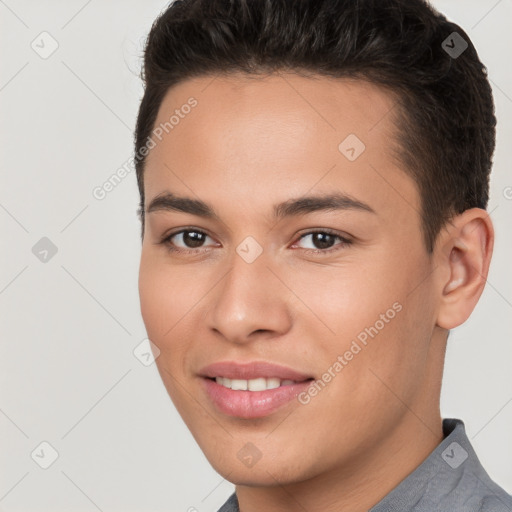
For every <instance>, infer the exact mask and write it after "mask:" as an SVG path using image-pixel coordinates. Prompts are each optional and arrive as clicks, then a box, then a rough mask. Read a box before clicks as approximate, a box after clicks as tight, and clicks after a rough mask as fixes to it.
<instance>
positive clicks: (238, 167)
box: [139, 74, 446, 485]
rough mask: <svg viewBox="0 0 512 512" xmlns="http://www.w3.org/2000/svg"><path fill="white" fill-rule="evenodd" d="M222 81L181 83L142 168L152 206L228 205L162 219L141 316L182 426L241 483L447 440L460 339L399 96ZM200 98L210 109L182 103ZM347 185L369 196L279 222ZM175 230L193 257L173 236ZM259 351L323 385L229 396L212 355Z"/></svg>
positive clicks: (146, 262) (151, 230)
mask: <svg viewBox="0 0 512 512" xmlns="http://www.w3.org/2000/svg"><path fill="white" fill-rule="evenodd" d="M212 80H213V78H212V77H202V78H196V79H194V80H189V81H186V82H183V83H181V84H179V85H178V86H176V87H174V88H172V89H171V90H170V91H169V93H168V94H167V96H166V98H165V100H164V102H163V103H162V105H161V108H160V111H159V114H158V118H157V120H156V124H155V127H156V126H158V125H160V123H166V122H168V121H169V119H170V117H171V116H172V115H175V114H176V113H175V110H176V109H178V110H179V113H181V115H180V116H179V122H176V119H174V122H173V128H172V129H170V130H169V129H168V131H169V133H168V134H166V133H165V131H164V132H163V135H164V136H163V137H162V140H161V141H158V139H157V138H155V137H153V139H154V140H155V142H157V145H156V146H155V147H154V148H153V149H151V152H150V154H149V156H148V159H147V167H146V171H145V177H144V184H145V196H146V197H145V207H146V208H148V207H149V205H150V203H151V202H152V200H153V199H154V198H155V197H156V196H158V195H161V194H164V193H172V194H174V195H176V196H178V197H188V198H191V199H193V200H200V201H203V202H206V203H208V204H209V205H210V206H211V207H212V209H213V210H214V211H215V212H216V214H217V215H218V219H215V218H208V217H205V216H201V215H198V214H192V213H184V212H180V211H173V210H164V209H159V210H155V211H153V212H148V213H146V219H145V236H144V241H143V246H142V256H141V263H140V276H139V290H140V301H141V311H142V316H143V319H144V323H145V326H146V329H147V333H148V337H149V338H150V340H151V341H152V342H153V343H154V344H155V345H156V346H157V347H158V348H159V350H160V355H159V356H158V357H157V359H156V364H157V366H158V370H159V372H160V375H161V377H162V379H163V382H164V384H165V386H166V388H167V391H168V393H169V395H170V397H171V399H172V401H173V402H174V404H175V406H176V408H177V410H178V411H179V413H180V414H181V416H182V418H183V420H184V421H185V423H186V424H187V426H188V428H189V429H190V431H191V433H192V434H193V436H194V438H195V439H196V441H197V442H198V444H199V445H200V447H201V449H202V450H203V451H204V453H205V455H206V457H207V458H208V460H209V461H210V463H211V464H212V465H213V467H214V468H215V469H216V470H217V471H218V472H219V473H221V474H222V475H223V476H226V477H227V476H228V475H229V480H230V481H232V482H235V483H241V484H255V485H276V480H277V481H279V482H281V483H284V482H298V481H302V480H304V479H306V478H312V477H314V476H315V475H319V474H322V473H324V472H326V471H329V470H331V469H335V468H338V469H340V471H342V470H343V468H345V469H346V470H347V471H349V469H350V471H354V470H355V468H356V467H357V465H358V464H360V465H362V464H365V463H368V462H369V461H370V460H371V458H372V457H376V456H377V455H379V454H380V455H382V454H383V453H384V452H385V451H386V450H387V452H389V453H394V454H397V453H400V452H401V451H403V450H404V445H403V440H404V439H405V437H406V436H405V434H404V432H409V436H410V435H411V434H410V433H411V432H412V433H413V435H414V437H415V438H417V439H422V440H425V439H427V440H430V441H428V442H430V443H431V444H432V448H433V447H434V446H436V445H437V443H438V442H439V440H440V439H439V437H436V434H439V430H438V429H439V428H440V427H439V425H440V419H439V410H438V398H439V391H440V381H441V371H442V358H443V354H444V343H445V337H446V331H443V330H441V329H440V328H439V327H436V311H437V307H438V303H437V294H436V293H437V292H436V288H435V283H434V280H433V276H434V274H435V265H434V262H433V260H431V259H430V258H429V255H428V254H427V251H426V248H425V245H424V239H423V234H422V230H421V222H420V217H419V211H420V197H419V193H418V190H417V188H416V185H415V183H414V182H413V181H412V180H411V179H410V178H409V177H408V176H407V175H406V174H405V173H404V172H403V171H402V170H401V169H400V168H399V167H398V166H397V164H396V163H394V162H393V160H392V157H391V151H392V146H393V145H394V144H395V140H394V138H393V137H394V135H393V125H392V122H391V116H392V113H393V112H392V108H393V100H392V99H391V97H390V96H388V94H387V93H386V92H385V91H384V90H382V89H379V88H378V87H376V86H374V85H371V84H369V83H366V82H361V81H348V80H337V81H335V80H328V79H326V78H317V79H310V78H304V77H299V76H295V75H292V74H283V75H272V76H271V77H267V78H265V79H258V80H255V79H252V80H251V79H247V78H245V77H243V76H232V77H229V78H215V79H214V80H213V81H212ZM191 96H192V97H194V98H195V99H196V100H197V105H196V106H195V107H193V108H191V109H188V108H185V109H182V108H181V107H182V106H183V105H185V104H187V100H188V99H189V98H190V97H191ZM185 111H186V112H189V113H188V114H185V113H184V112H185ZM167 126H169V124H168V125H167ZM352 134H353V135H352ZM347 137H348V139H347ZM356 137H357V139H359V140H360V141H362V143H364V146H365V148H364V149H363V146H362V145H361V142H360V141H358V140H357V139H356ZM345 139H347V140H346V142H343V141H345ZM341 143H343V144H341ZM340 144H341V146H340ZM333 194H338V195H340V196H346V197H347V198H349V199H351V200H353V201H357V202H358V204H356V205H354V204H353V203H350V201H345V203H343V204H342V205H341V207H340V208H337V209H330V210H323V209H316V210H313V211H309V212H308V211H305V210H304V209H302V210H299V211H298V213H297V211H295V214H290V215H287V216H283V217H277V218H274V216H273V214H274V205H277V204H280V203H284V202H291V201H294V200H297V199H301V198H303V197H305V196H308V197H309V196H315V197H323V196H327V195H333ZM282 210H283V208H281V211H282ZM288 213H290V212H288ZM291 213H293V212H291ZM326 230H330V231H332V233H331V235H330V236H329V235H328V234H324V235H321V234H320V235H315V234H314V232H315V231H318V232H320V233H325V231H326ZM180 231H181V233H180ZM183 231H185V233H183ZM197 231H199V232H203V233H205V234H206V235H201V234H200V233H197ZM312 232H313V233H312ZM171 233H177V234H176V236H174V238H172V239H171V241H170V242H169V243H171V244H172V243H173V242H174V246H175V247H176V248H178V249H182V250H183V251H184V252H171V251H169V249H168V248H167V246H166V245H165V244H163V243H162V244H159V242H160V241H161V239H162V238H164V236H165V235H169V234H171ZM338 236H341V237H342V239H346V240H348V241H349V243H347V242H343V241H342V239H340V238H337V237H338ZM308 249H309V251H308ZM311 250H316V251H317V252H316V253H314V252H312V251H311ZM187 251H188V252H187ZM259 251H262V252H261V253H260V252H259ZM254 361H257V362H269V363H274V364H277V365H282V366H285V367H288V368H291V369H293V370H295V371H297V372H299V373H300V374H302V375H303V376H304V377H311V378H313V379H314V380H315V381H317V383H316V385H315V386H314V387H315V388H316V393H315V391H314V390H313V387H312V386H313V384H312V383H311V382H308V383H306V384H304V383H302V384H297V385H295V387H294V389H293V390H291V392H290V393H288V391H290V389H289V388H287V389H284V390H283V389H280V391H275V390H273V391H249V390H247V391H243V390H237V391H229V390H226V388H224V387H222V386H221V385H218V384H215V383H214V382H213V381H211V380H208V379H207V378H205V377H204V376H203V368H204V367H205V366H207V365H210V364H212V363H217V362H234V363H239V364H245V363H250V362H254ZM226 372H227V370H226ZM276 372H277V370H276ZM219 376H225V375H223V374H222V372H221V373H219ZM297 380H300V379H297ZM258 382H261V381H258ZM286 386H289V384H288V383H286ZM286 386H284V388H286ZM250 393H255V395H253V396H252V398H251V397H249V398H247V396H249V395H248V394H250ZM299 393H300V394H299ZM283 394H284V396H285V397H288V398H287V399H284V401H282V402H281V403H280V405H279V406H278V405H277V402H272V401H273V400H275V399H276V397H277V396H278V395H283ZM213 395H215V396H217V399H216V400H217V401H215V400H214V399H213V398H212V396H213ZM242 395H247V396H246V397H245V399H247V400H248V401H252V403H253V405H252V406H251V405H250V406H244V405H243V403H242V404H240V402H243V400H244V398H243V397H242ZM288 395H290V396H291V398H290V396H288ZM293 395H298V396H296V397H294V396H293ZM240 397H242V398H240ZM256 398H257V399H258V400H257V399H256ZM260 399H261V400H260ZM237 404H238V405H237ZM269 404H270V405H269ZM272 404H273V405H272ZM436 429H437V430H436ZM404 436H405V437H404ZM399 440H401V441H399ZM248 443H249V444H248ZM423 446H424V444H423ZM407 450H410V451H412V452H414V450H415V446H414V443H413V446H407ZM426 455H427V453H425V456H426ZM251 457H252V458H251ZM258 459H259V460H258ZM355 461H357V464H356V462H355Z"/></svg>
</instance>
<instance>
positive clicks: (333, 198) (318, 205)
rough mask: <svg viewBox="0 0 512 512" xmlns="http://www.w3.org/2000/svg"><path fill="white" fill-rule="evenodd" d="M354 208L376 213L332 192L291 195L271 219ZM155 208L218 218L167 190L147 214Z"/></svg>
mask: <svg viewBox="0 0 512 512" xmlns="http://www.w3.org/2000/svg"><path fill="white" fill-rule="evenodd" d="M336 210H358V211H365V212H369V213H373V214H376V212H375V210H374V209H373V208H372V207H371V206H369V205H368V204H366V203H363V202H362V201H359V200H357V199H355V198H353V197H350V196H349V195H346V194H341V193H336V194H327V195H319V196H305V197H299V198H292V199H288V200H287V201H284V202H282V203H279V204H276V205H274V207H273V218H274V220H278V219H283V218H285V217H292V216H298V215H306V214H309V213H314V212H318V211H336ZM158 211H177V212H183V213H189V214H191V215H197V216H198V217H204V218H206V219H212V220H217V221H220V220H221V219H220V216H219V215H218V214H217V212H216V211H215V209H214V208H213V207H212V206H211V205H210V204H208V203H205V202H204V201H201V200H199V199H192V198H190V197H181V196H177V195H175V194H172V193H171V192H164V193H162V194H159V195H158V196H156V197H154V198H153V199H152V201H151V202H150V204H149V206H148V208H147V209H146V212H147V213H151V212H158Z"/></svg>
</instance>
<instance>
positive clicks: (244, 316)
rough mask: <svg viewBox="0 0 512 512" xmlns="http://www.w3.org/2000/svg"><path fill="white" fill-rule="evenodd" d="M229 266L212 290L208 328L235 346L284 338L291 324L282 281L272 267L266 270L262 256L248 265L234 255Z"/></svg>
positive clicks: (265, 262)
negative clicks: (253, 341) (273, 338)
mask: <svg viewBox="0 0 512 512" xmlns="http://www.w3.org/2000/svg"><path fill="white" fill-rule="evenodd" d="M231 262H232V265H231V267H230V269H229V270H228V271H227V273H226V274H225V276H224V277H223V278H222V279H221V281H220V282H219V283H218V285H217V286H216V287H215V288H214V290H212V292H214V293H212V294H211V297H210V301H211V302H212V306H211V307H210V308H209V310H208V318H207V322H208V326H209V328H210V329H213V330H214V331H216V332H217V333H218V334H220V335H222V337H223V338H225V339H226V340H228V341H230V342H232V343H236V344H245V343H248V342H250V341H252V340H254V339H257V338H258V339H261V337H265V338H271V337H278V336H280V335H283V334H285V333H286V332H287V331H288V330H289V329H290V328H291V323H292V315H291V313H290V308H289V301H291V300H292V293H291V292H290V291H289V289H288V288H287V287H286V286H285V285H284V284H283V281H284V282H285V283H286V281H287V279H286V277H285V276H283V275H282V274H283V273H282V272H280V271H279V269H278V268H273V267H275V265H273V266H272V268H271V267H270V265H269V261H268V258H267V257H266V256H265V253H263V254H261V255H260V256H259V257H258V258H257V259H256V260H254V261H252V262H251V263H248V262H247V261H245V260H244V259H243V258H242V257H240V256H239V255H238V254H237V253H236V252H235V253H234V255H233V257H232V258H231ZM280 274H281V275H280ZM277 276H279V277H277Z"/></svg>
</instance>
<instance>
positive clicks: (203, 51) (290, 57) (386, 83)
mask: <svg viewBox="0 0 512 512" xmlns="http://www.w3.org/2000/svg"><path fill="white" fill-rule="evenodd" d="M454 32H456V33H457V34H458V35H457V36H455V39H454V36H453V33H454ZM450 38H451V39H450ZM466 45H467V47H466ZM462 48H465V49H464V50H463V51H462V53H460V50H461V49H462ZM450 49H453V50H458V51H459V53H460V54H459V55H457V54H456V53H454V51H450ZM274 71H292V72H294V71H295V72H297V73H304V72H305V73H309V74H314V75H318V76H326V77H338V78H343V77H349V78H359V79H363V80H367V81H369V82H372V83H374V84H377V85H380V86H382V87H385V88H386V89H387V90H389V91H390V92H392V94H393V95H394V97H395V98H396V100H397V103H396V108H395V109H394V110H396V119H397V121H398V122H397V123H396V124H397V128H398V132H397V133H398V136H397V143H398V144H397V147H398V151H397V154H396V156H398V159H399V161H400V163H401V164H402V167H403V170H404V171H405V172H406V173H407V174H408V175H409V176H410V177H411V178H412V179H413V180H414V181H415V182H416V184H417V186H418V190H419V193H420V196H421V212H420V215H421V218H422V226H423V231H424V238H425V245H426V248H427V250H428V252H432V249H433V246H434V242H435V239H436V236H437V234H438V233H439V231H440V229H441V228H442V227H443V226H444V225H445V223H446V222H447V221H448V220H449V219H450V218H451V217H452V216H453V215H456V214H459V213H462V212H463V211H464V210H466V209H469V208H473V207H479V208H483V209H485V208H486V207H487V203H488V197H489V174H490V170H491V166H492V155H493V152H494V146H495V130H496V128H495V127H496V117H495V113H494V103H493V98H492V91H491V87H490V85H489V81H488V78H487V70H486V68H485V66H484V65H483V64H482V63H481V62H480V59H479V57H478V54H477V52H476V50H475V48H474V46H473V44H472V42H471V40H470V39H469V37H468V35H467V34H466V32H464V30H462V29H461V28H460V27H459V26H458V25H456V24H455V23H452V22H450V21H448V20H447V19H446V17H445V16H443V15H442V14H440V13H439V12H438V11H437V10H435V9H434V8H433V7H432V6H431V5H430V4H429V3H428V2H426V1H424V0H178V1H175V2H173V3H171V4H170V5H169V6H168V7H167V9H166V10H164V11H163V12H162V13H161V14H160V15H159V17H158V18H157V19H156V20H155V21H154V23H153V25H152V27H151V31H150V33H149V36H148V38H147V41H146V45H145V48H144V65H143V70H142V72H141V78H142V80H143V82H144V86H145V91H144V96H143V98H142V101H141V104H140V108H139V112H138V118H137V125H136V130H135V137H134V139H135V168H136V174H137V182H138V187H139V192H140V206H139V210H138V213H139V216H140V218H141V221H142V238H143V237H144V181H143V176H144V162H145V155H144V156H142V154H141V149H142V148H143V147H144V145H145V144H146V141H147V139H148V137H150V135H151V133H152V130H153V129H154V124H155V120H156V118H157V114H158V110H159V107H160V105H161V103H162V100H163V98H164V96H165V94H166V93H167V91H168V90H169V88H170V87H172V86H174V85H176V84H177V83H179V82H182V81H184V80H185V79H187V78H192V77H197V76H201V75H211V76H214V75H220V74H223V75H225V74H229V73H239V72H242V73H247V74H249V75H260V74H265V73H272V72H274ZM340 142H341V141H340Z"/></svg>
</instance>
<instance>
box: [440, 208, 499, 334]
mask: <svg viewBox="0 0 512 512" xmlns="http://www.w3.org/2000/svg"><path fill="white" fill-rule="evenodd" d="M493 246H494V228H493V225H492V221H491V219H490V217H489V214H488V212H486V211H485V210H483V209H481V208H472V209H470V210H466V211H465V212H463V213H462V214H460V215H458V216H456V217H454V218H453V219H452V221H451V222H450V223H449V224H448V227H447V228H446V229H445V230H444V231H443V232H442V233H441V234H440V237H439V240H438V243H436V248H435V252H436V253H437V254H436V260H437V264H438V266H439V270H440V271H439V273H438V276H440V278H439V283H438V285H439V294H440V301H439V311H438V316H437V325H438V326H439V327H442V328H444V329H448V330H449V329H453V328H454V327H457V326H458V325H460V324H462V323H464V322H465V321H466V320H467V319H468V318H469V316H470V315H471V313H472V311H473V309H474V308H475V306H476V304H477V302H478V299H479V298H480V296H481V294H482V292H483V290H484V287H485V283H486V280H487V275H488V273H489V265H490V263H491V257H492V250H493Z"/></svg>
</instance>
